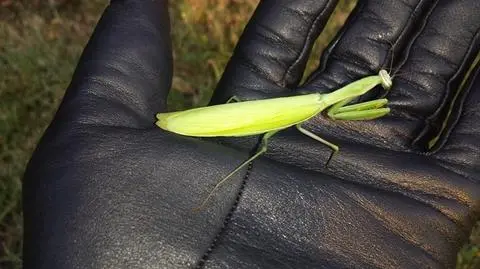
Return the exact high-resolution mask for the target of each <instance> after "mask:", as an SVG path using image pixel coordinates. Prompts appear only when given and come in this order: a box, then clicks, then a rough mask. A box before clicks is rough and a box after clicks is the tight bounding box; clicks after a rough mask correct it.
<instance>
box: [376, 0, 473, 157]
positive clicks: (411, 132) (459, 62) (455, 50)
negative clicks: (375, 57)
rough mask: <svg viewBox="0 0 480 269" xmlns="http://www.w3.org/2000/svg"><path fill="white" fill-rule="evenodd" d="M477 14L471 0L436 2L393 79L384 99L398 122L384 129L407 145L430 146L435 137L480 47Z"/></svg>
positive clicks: (420, 147) (387, 123)
mask: <svg viewBox="0 0 480 269" xmlns="http://www.w3.org/2000/svg"><path fill="white" fill-rule="evenodd" d="M466 9H468V11H467V12H465V10H466ZM478 14H480V2H478V1H475V0H469V1H441V2H439V3H438V5H436V7H435V9H434V10H433V13H432V15H431V16H430V18H429V19H428V24H427V25H426V26H425V28H424V29H423V31H422V33H421V34H420V35H419V36H418V38H417V39H416V40H415V42H414V43H413V45H412V46H411V48H410V49H409V53H408V58H407V59H406V61H405V63H404V64H403V65H402V68H401V71H400V72H402V73H404V74H405V75H404V77H400V78H397V79H396V83H395V84H396V86H395V87H394V88H393V89H392V91H391V94H390V95H389V96H388V98H389V100H390V105H389V106H390V107H391V108H392V113H391V115H392V116H393V117H395V118H397V119H398V120H395V121H388V122H385V123H386V124H385V125H384V127H383V128H385V129H389V130H396V131H395V132H396V133H397V134H398V135H399V136H402V137H410V139H411V138H413V141H405V143H408V144H413V145H414V146H415V147H416V148H418V150H422V151H423V150H425V149H426V148H428V140H429V139H430V138H431V134H432V133H438V131H439V129H440V128H441V125H442V122H443V121H444V111H445V110H446V109H448V107H449V103H450V102H451V100H452V98H453V97H454V96H455V94H456V91H457V89H458V88H459V87H460V84H461V83H462V81H463V79H464V78H465V75H466V73H467V71H468V69H469V67H470V66H471V64H472V62H473V61H474V59H475V57H476V55H477V53H478V51H479V49H480V35H479V33H480V32H479V31H480V17H479V16H478Z"/></svg>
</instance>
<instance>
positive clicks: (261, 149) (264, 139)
mask: <svg viewBox="0 0 480 269" xmlns="http://www.w3.org/2000/svg"><path fill="white" fill-rule="evenodd" d="M230 99H231V98H230ZM278 131H280V130H275V131H270V132H268V133H265V134H264V135H263V137H262V141H261V143H260V146H259V148H258V150H257V152H256V153H255V154H254V155H253V156H252V157H250V158H248V159H247V160H246V161H244V162H243V163H241V164H240V165H239V166H238V167H237V168H235V169H234V170H233V171H232V172H230V173H229V174H228V175H226V176H225V177H224V178H223V179H222V180H220V181H219V182H218V183H217V184H216V185H215V186H214V187H213V189H212V190H211V191H210V192H209V193H208V195H207V197H206V198H205V199H204V200H203V202H202V204H201V205H200V206H199V207H197V208H195V209H194V211H199V210H201V209H202V208H204V207H205V205H206V204H207V202H208V200H209V199H210V198H211V197H212V195H213V193H214V192H215V191H216V190H217V189H218V188H219V187H220V186H221V185H222V184H223V183H225V182H226V181H227V180H228V179H229V178H230V177H232V176H233V175H234V174H235V173H237V172H238V171H240V169H242V168H244V167H245V166H247V165H248V164H249V163H250V162H252V161H253V160H255V159H256V158H258V157H260V155H262V154H263V153H265V152H266V151H267V147H268V139H270V137H272V136H273V135H274V134H276V133H277V132H278Z"/></svg>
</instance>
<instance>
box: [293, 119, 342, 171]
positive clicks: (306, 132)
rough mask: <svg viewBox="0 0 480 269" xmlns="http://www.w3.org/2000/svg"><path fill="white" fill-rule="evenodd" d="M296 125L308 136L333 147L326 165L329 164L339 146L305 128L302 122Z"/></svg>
mask: <svg viewBox="0 0 480 269" xmlns="http://www.w3.org/2000/svg"><path fill="white" fill-rule="evenodd" d="M296 127H297V129H298V130H299V131H300V132H301V133H303V134H304V135H306V136H308V137H310V138H312V139H314V140H317V141H318V142H320V143H322V144H324V145H326V146H328V147H329V148H331V149H332V154H330V157H328V160H327V163H326V164H325V166H328V164H329V163H330V160H332V158H333V155H335V153H337V152H338V150H339V148H338V146H337V145H335V144H333V143H332V142H329V141H327V140H325V139H323V138H321V137H319V136H317V135H316V134H314V133H312V132H310V131H308V130H306V129H304V128H303V127H302V125H301V124H297V125H296Z"/></svg>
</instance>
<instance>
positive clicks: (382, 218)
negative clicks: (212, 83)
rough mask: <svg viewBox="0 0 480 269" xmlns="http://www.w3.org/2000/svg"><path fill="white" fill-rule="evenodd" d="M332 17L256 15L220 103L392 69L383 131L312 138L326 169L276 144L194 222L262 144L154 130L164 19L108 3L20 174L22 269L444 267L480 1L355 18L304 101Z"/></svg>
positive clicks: (470, 162) (282, 136)
mask: <svg viewBox="0 0 480 269" xmlns="http://www.w3.org/2000/svg"><path fill="white" fill-rule="evenodd" d="M334 2H335V1H291V0H288V1H287V0H281V1H279V0H265V1H262V2H261V3H260V5H259V7H258V9H257V11H256V13H255V15H254V17H253V18H252V20H251V21H250V23H249V25H248V26H247V28H246V30H245V33H244V34H243V36H242V38H241V41H240V42H239V44H238V47H237V48H236V51H235V53H234V55H233V57H232V59H231V61H230V63H229V64H228V67H227V69H226V71H225V73H224V76H223V78H222V80H221V82H220V83H219V86H218V88H217V90H216V93H215V96H214V99H213V100H214V101H213V102H214V103H219V102H224V101H225V100H226V99H228V98H229V97H230V96H232V95H237V96H239V97H240V98H243V99H258V98H267V97H272V96H278V95H285V94H292V93H295V92H296V91H298V90H302V91H323V92H325V91H331V90H333V89H336V88H338V87H339V86H341V85H344V84H346V83H348V82H351V81H354V80H356V79H359V78H361V77H363V76H366V75H371V74H375V73H376V72H378V70H379V69H380V68H382V67H383V68H388V67H389V66H390V62H391V59H392V58H393V59H394V65H393V70H397V69H399V70H400V73H402V74H403V75H399V76H398V77H396V78H395V79H394V87H393V88H392V90H391V92H389V93H388V96H387V97H388V98H389V100H390V105H389V106H390V107H391V108H392V112H391V114H390V115H388V116H386V117H384V118H381V119H378V120H373V121H359V122H352V121H330V120H327V119H325V118H324V117H323V116H317V117H315V118H314V119H313V120H310V121H309V124H308V125H307V128H308V129H309V130H311V131H312V132H314V133H316V134H318V135H320V136H322V137H325V138H326V139H328V140H331V141H332V142H334V143H336V144H338V145H339V146H340V152H339V154H338V155H336V156H335V157H334V158H333V160H332V161H331V163H330V165H329V166H328V167H327V168H325V165H324V164H325V161H326V160H327V158H328V156H329V154H330V150H329V149H328V148H327V147H325V146H324V145H322V144H320V143H318V142H316V141H314V140H312V139H309V138H308V137H305V136H303V135H301V134H300V133H299V132H298V131H296V130H295V129H292V130H286V131H283V132H281V133H279V134H278V135H277V136H275V137H274V138H272V139H271V141H270V147H269V151H268V153H267V154H266V155H265V156H264V157H263V158H260V159H258V160H257V161H255V162H254V163H253V166H251V167H250V168H249V169H248V171H242V172H241V173H239V174H237V175H236V176H235V177H234V178H232V179H231V180H230V181H229V182H228V183H226V184H225V185H223V186H222V188H220V190H219V191H218V192H216V193H215V196H214V198H213V199H212V200H211V201H210V203H209V204H208V207H206V208H205V209H204V210H202V211H200V212H193V211H192V209H193V208H195V207H196V206H198V205H199V204H200V203H201V201H202V199H203V198H205V195H206V194H207V193H208V192H209V191H210V189H211V188H212V187H213V185H215V183H216V182H217V181H218V180H219V179H221V178H222V177H223V176H225V175H226V174H227V173H228V172H230V171H231V170H232V169H234V168H235V167H236V166H237V165H238V164H240V163H241V162H242V161H244V160H245V159H246V158H247V157H248V154H249V152H250V151H251V150H252V149H253V148H254V146H255V144H256V142H258V137H247V138H241V139H230V138H227V139H222V140H221V141H220V140H218V139H215V140H213V139H197V138H190V137H184V136H180V135H176V134H172V133H169V132H165V131H163V130H161V129H159V128H157V127H156V126H154V121H155V117H154V116H155V113H157V112H160V111H165V99H166V96H167V93H168V90H169V88H170V82H171V78H172V56H171V47H170V46H171V45H170V37H169V31H170V29H169V19H168V14H167V3H166V1H152V0H148V1H133V0H132V1H127V0H124V1H112V3H111V5H110V6H109V7H108V8H107V10H106V12H105V14H104V15H103V18H102V19H101V21H100V22H99V24H98V26H97V28H96V30H95V33H94V35H93V37H92V39H91V40H90V42H89V44H88V46H87V48H86V49H85V52H84V54H83V56H82V58H81V60H80V63H79V65H78V68H77V70H76V72H75V74H74V77H73V80H72V83H71V85H70V87H69V88H68V90H67V92H66V96H65V98H64V100H63V102H62V104H61V106H60V108H59V111H58V113H57V114H56V116H55V119H54V120H53V122H52V124H51V125H50V127H49V128H48V130H47V131H46V133H45V135H44V137H43V139H42V140H41V142H40V143H39V145H38V148H37V150H36V151H35V153H34V155H33V157H32V159H31V161H30V163H29V166H28V169H27V172H26V176H25V185H24V207H25V243H24V244H25V249H24V266H25V268H27V269H28V268H48V269H54V268H129V269H131V268H192V267H195V266H197V267H205V268H452V267H454V264H455V257H456V253H457V251H458V250H459V248H460V247H461V245H462V244H463V243H464V242H465V241H466V240H467V237H468V235H469V232H470V229H471V227H472V225H473V224H474V223H475V220H476V219H477V217H478V213H479V212H478V211H479V205H480V203H479V199H480V185H479V177H480V170H479V164H480V156H479V150H480V142H479V141H480V140H479V139H480V125H479V121H480V109H479V105H478V104H479V102H480V78H479V75H478V73H479V71H478V69H475V70H474V71H473V72H472V73H471V76H469V78H470V79H468V80H467V81H466V82H465V83H464V84H463V87H461V82H462V79H463V78H464V77H465V75H466V73H467V69H468V67H469V66H470V65H471V64H472V62H473V59H474V58H475V56H476V54H477V53H478V51H479V44H480V42H479V37H480V35H479V29H480V16H478V14H480V1H478V0H465V1H450V0H445V1H413V0H410V1H405V0H404V1H360V2H361V3H360V5H359V6H358V7H357V8H356V10H355V12H354V14H353V15H352V17H351V19H349V22H348V23H347V25H346V26H345V28H344V29H343V31H342V33H341V34H340V35H339V36H338V37H337V38H336V40H335V41H334V42H333V43H332V45H331V46H330V47H329V49H328V50H327V52H326V53H325V55H324V57H323V58H322V61H321V66H320V68H319V70H318V71H317V72H315V74H314V75H312V76H311V77H310V79H309V80H308V83H306V84H305V85H303V86H301V87H300V86H299V85H298V83H299V81H300V78H301V75H302V72H303V70H304V67H305V63H306V60H307V57H308V54H309V52H310V48H311V45H312V43H313V42H314V40H315V37H316V36H317V35H318V34H319V32H320V31H321V29H322V28H323V26H324V25H325V23H326V21H327V19H328V17H329V14H330V13H331V11H332V9H333V7H334ZM392 45H393V50H392ZM392 51H393V52H394V55H392V53H391V52H392ZM392 56H393V57H392ZM400 73H399V74H400ZM459 88H461V91H457V89H459ZM457 92H458V94H457ZM379 94H381V93H380V92H379ZM455 98H456V99H455ZM452 100H456V101H455V102H454V106H453V108H452V109H451V113H450V117H449V120H448V122H447V125H446V127H445V128H444V131H443V132H442V136H441V138H440V139H439V140H438V143H437V145H436V146H435V147H434V148H433V149H432V150H431V151H426V150H425V148H426V145H427V142H428V141H429V140H430V139H431V138H432V137H433V136H434V134H435V133H436V132H438V131H440V130H442V123H443V119H444V118H445V116H446V115H447V114H448V111H449V104H450V102H451V101H452ZM218 142H221V143H218ZM427 152H428V153H427Z"/></svg>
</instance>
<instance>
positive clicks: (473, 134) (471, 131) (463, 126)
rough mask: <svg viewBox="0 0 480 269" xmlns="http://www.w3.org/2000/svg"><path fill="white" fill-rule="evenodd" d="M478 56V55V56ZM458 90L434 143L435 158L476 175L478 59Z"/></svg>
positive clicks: (479, 118) (479, 156)
mask: <svg viewBox="0 0 480 269" xmlns="http://www.w3.org/2000/svg"><path fill="white" fill-rule="evenodd" d="M478 60H480V56H479V58H478ZM472 74H473V75H471V76H470V78H469V80H466V82H465V83H464V87H463V88H462V90H461V92H459V95H458V100H456V101H457V102H455V103H454V105H453V108H452V112H451V114H450V115H449V117H448V120H447V121H445V123H444V124H445V129H444V130H443V132H441V134H440V136H439V139H438V141H436V142H437V143H436V144H435V146H434V153H435V154H434V156H435V157H436V158H437V159H438V160H439V162H440V163H441V164H442V165H443V166H446V167H448V168H450V169H451V170H454V171H456V172H457V173H458V174H462V175H463V174H467V175H477V178H478V167H480V153H479V152H480V143H479V142H478V141H480V126H479V124H478V122H480V109H479V104H480V62H477V65H476V68H475V70H474V71H473V72H472Z"/></svg>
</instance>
